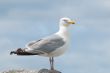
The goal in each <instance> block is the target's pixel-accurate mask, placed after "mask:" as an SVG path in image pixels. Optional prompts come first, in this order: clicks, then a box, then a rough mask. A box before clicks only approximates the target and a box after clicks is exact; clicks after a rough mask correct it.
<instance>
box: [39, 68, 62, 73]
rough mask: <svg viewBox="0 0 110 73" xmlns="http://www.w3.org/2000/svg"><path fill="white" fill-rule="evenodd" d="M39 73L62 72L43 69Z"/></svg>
mask: <svg viewBox="0 0 110 73" xmlns="http://www.w3.org/2000/svg"><path fill="white" fill-rule="evenodd" d="M38 73H61V72H59V71H57V70H48V69H41V70H39V72H38Z"/></svg>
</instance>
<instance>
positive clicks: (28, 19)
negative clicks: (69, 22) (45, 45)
mask: <svg viewBox="0 0 110 73" xmlns="http://www.w3.org/2000/svg"><path fill="white" fill-rule="evenodd" d="M61 17H69V18H71V19H73V20H75V21H76V25H73V26H71V28H70V33H71V46H70V49H69V50H68V51H67V52H66V53H65V54H64V55H62V56H60V57H58V58H55V66H56V69H57V70H60V71H61V72H62V73H110V0H0V71H4V70H8V69H33V70H34V69H40V68H49V62H48V58H45V57H39V56H27V57H25V56H24V57H21V56H16V55H12V56H10V55H9V53H10V51H12V50H15V49H16V48H18V47H24V46H25V44H26V43H28V42H29V41H32V40H38V39H40V38H42V37H45V36H48V35H50V34H52V33H54V32H56V31H58V26H59V25H58V23H59V19H60V18H61Z"/></svg>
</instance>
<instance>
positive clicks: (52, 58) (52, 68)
mask: <svg viewBox="0 0 110 73" xmlns="http://www.w3.org/2000/svg"><path fill="white" fill-rule="evenodd" d="M51 70H54V58H53V57H52V68H51Z"/></svg>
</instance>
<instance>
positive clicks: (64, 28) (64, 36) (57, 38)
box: [11, 18, 75, 70]
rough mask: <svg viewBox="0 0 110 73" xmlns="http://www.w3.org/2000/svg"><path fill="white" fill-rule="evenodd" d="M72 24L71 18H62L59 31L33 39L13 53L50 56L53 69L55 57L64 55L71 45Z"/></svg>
mask: <svg viewBox="0 0 110 73" xmlns="http://www.w3.org/2000/svg"><path fill="white" fill-rule="evenodd" d="M70 24H75V22H74V21H72V20H71V19H69V18H61V19H60V22H59V31H58V32H56V33H54V34H53V35H51V36H48V37H45V38H42V39H40V40H37V41H32V42H30V43H28V44H27V45H26V48H24V49H21V48H19V49H18V50H17V51H16V52H15V51H12V52H11V54H12V53H14V54H17V55H40V56H45V57H49V61H50V65H51V70H53V69H54V66H53V62H54V57H57V56H60V55H62V54H63V53H64V52H65V51H66V50H67V49H68V45H69V31H68V27H69V25H70Z"/></svg>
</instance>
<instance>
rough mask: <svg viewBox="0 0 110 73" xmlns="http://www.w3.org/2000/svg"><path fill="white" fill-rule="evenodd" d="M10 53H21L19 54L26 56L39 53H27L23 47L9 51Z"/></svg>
mask: <svg viewBox="0 0 110 73" xmlns="http://www.w3.org/2000/svg"><path fill="white" fill-rule="evenodd" d="M12 54H17V55H21V56H23V55H24V56H26V55H39V53H29V52H26V51H25V50H24V49H21V48H18V49H17V50H16V51H11V52H10V55H12Z"/></svg>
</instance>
